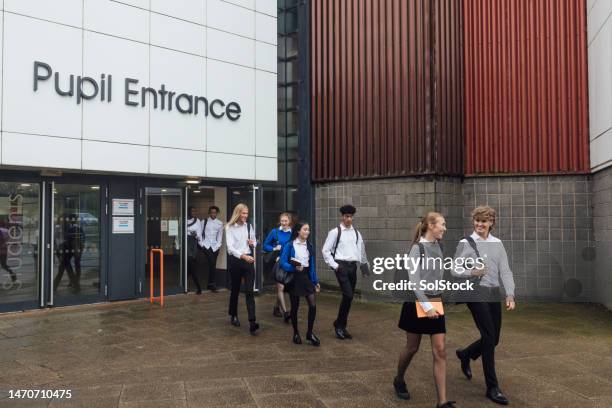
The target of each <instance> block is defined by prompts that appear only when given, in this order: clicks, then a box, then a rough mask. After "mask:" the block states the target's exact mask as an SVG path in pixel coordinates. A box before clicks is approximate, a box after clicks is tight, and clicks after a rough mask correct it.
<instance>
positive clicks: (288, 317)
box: [283, 312, 291, 324]
mask: <svg viewBox="0 0 612 408" xmlns="http://www.w3.org/2000/svg"><path fill="white" fill-rule="evenodd" d="M283 318H284V319H285V323H287V324H289V323H291V313H289V312H285V313H284V314H283Z"/></svg>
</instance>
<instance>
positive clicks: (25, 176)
mask: <svg viewBox="0 0 612 408" xmlns="http://www.w3.org/2000/svg"><path fill="white" fill-rule="evenodd" d="M0 174H1V176H0V177H1V180H2V181H3V182H8V183H28V184H36V185H38V217H39V218H38V223H39V234H38V259H37V261H36V262H37V271H38V276H37V281H38V284H37V286H38V287H37V290H36V299H34V300H27V301H22V302H13V303H0V313H4V312H12V311H18V310H28V309H36V308H38V307H41V306H42V305H43V302H45V276H44V275H45V271H46V265H45V260H46V252H47V251H46V248H45V246H44V242H45V240H44V237H43V236H42V234H41V233H40V228H41V226H42V224H43V222H44V217H43V216H44V213H45V202H44V194H45V191H44V180H43V179H42V178H41V177H40V176H38V175H36V174H30V173H24V172H16V171H2V172H1V173H0ZM41 248H42V254H43V255H42V257H41Z"/></svg>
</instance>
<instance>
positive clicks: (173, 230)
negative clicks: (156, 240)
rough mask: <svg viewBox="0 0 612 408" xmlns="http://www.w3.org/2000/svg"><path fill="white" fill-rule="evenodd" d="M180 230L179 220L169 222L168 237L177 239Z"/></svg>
mask: <svg viewBox="0 0 612 408" xmlns="http://www.w3.org/2000/svg"><path fill="white" fill-rule="evenodd" d="M178 230H179V228H178V220H168V236H170V237H176V236H177V235H178Z"/></svg>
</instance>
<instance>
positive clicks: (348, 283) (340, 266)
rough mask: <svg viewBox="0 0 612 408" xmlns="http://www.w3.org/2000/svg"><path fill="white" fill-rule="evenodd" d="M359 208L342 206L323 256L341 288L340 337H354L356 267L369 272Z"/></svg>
mask: <svg viewBox="0 0 612 408" xmlns="http://www.w3.org/2000/svg"><path fill="white" fill-rule="evenodd" d="M356 212H357V209H356V208H355V207H354V206H352V205H350V204H347V205H343V206H342V207H340V214H341V215H342V221H341V222H340V225H339V226H338V227H336V228H334V229H333V230H331V231H329V233H328V234H327V239H326V240H325V244H324V245H323V250H322V252H323V259H325V263H327V265H329V266H330V268H332V269H333V270H334V272H335V274H336V279H337V280H338V284H339V286H340V290H341V291H342V300H341V301H340V307H339V308H338V317H337V319H336V321H335V322H334V330H335V333H336V337H337V338H338V339H340V340H345V339H352V338H353V336H352V335H351V334H350V333H349V332H348V330H347V329H346V326H347V322H348V315H349V312H350V310H351V303H352V301H353V296H354V294H355V286H356V284H357V267H358V266H361V273H362V275H363V276H364V277H365V276H369V274H370V272H369V263H368V258H367V256H366V252H365V245H364V243H363V238H362V237H361V233H360V232H359V231H357V229H355V228H354V227H353V216H354V215H355V213H356Z"/></svg>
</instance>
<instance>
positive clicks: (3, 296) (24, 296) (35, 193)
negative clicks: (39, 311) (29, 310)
mask: <svg viewBox="0 0 612 408" xmlns="http://www.w3.org/2000/svg"><path fill="white" fill-rule="evenodd" d="M39 227H40V186H39V184H37V183H19V182H8V183H0V282H1V284H0V309H4V308H10V307H11V305H13V306H15V305H23V306H26V307H27V306H30V307H36V306H37V304H38V300H39V295H40V271H39V269H40V268H39V259H38V245H39V232H38V231H39Z"/></svg>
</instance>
